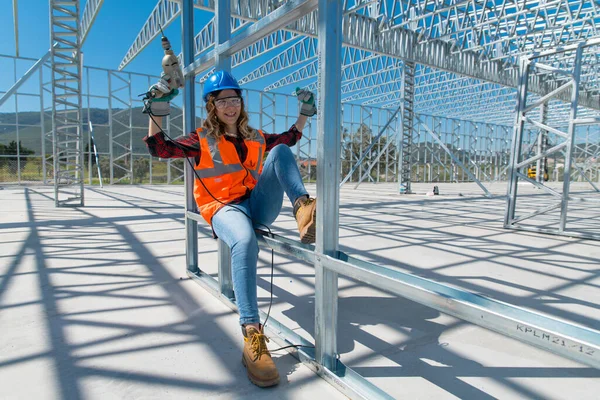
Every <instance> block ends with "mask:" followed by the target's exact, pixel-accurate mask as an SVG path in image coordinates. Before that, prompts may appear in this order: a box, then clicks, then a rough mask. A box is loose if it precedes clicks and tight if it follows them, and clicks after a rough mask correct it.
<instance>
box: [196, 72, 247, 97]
mask: <svg viewBox="0 0 600 400" xmlns="http://www.w3.org/2000/svg"><path fill="white" fill-rule="evenodd" d="M225 89H234V90H241V89H240V85H238V82H237V79H235V78H234V77H233V76H232V75H231V74H230V73H229V72H227V71H217V72H215V73H214V74H212V75H211V76H210V77H209V78H208V79H207V80H206V82H204V93H203V94H202V97H203V98H204V101H208V95H209V94H211V93H212V92H217V91H219V90H225Z"/></svg>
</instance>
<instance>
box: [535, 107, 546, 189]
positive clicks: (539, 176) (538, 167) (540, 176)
mask: <svg viewBox="0 0 600 400" xmlns="http://www.w3.org/2000/svg"><path fill="white" fill-rule="evenodd" d="M540 120H541V123H542V124H546V123H547V122H548V103H544V104H542V105H540ZM547 134H548V132H547V131H545V130H543V129H540V134H539V135H538V142H537V154H538V155H539V154H543V153H544V152H545V151H546V143H547V141H548V140H547V138H548V137H547V136H546V135H547ZM545 160H546V157H542V158H540V159H539V160H537V162H536V164H535V180H536V181H538V182H543V181H544V171H545V169H546V161H545Z"/></svg>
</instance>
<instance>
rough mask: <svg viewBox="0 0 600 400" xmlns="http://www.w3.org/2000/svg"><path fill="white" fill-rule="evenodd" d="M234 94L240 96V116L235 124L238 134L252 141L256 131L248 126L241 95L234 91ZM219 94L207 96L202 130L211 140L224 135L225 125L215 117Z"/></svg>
mask: <svg viewBox="0 0 600 400" xmlns="http://www.w3.org/2000/svg"><path fill="white" fill-rule="evenodd" d="M236 93H237V94H238V95H240V98H241V99H242V105H241V109H240V116H239V118H238V120H237V122H236V124H237V128H238V131H239V133H240V134H241V135H242V138H244V139H248V140H252V139H255V138H256V137H257V132H256V129H254V128H252V127H250V126H249V125H248V113H247V112H246V109H245V107H244V99H243V98H242V97H241V93H240V92H238V91H237V90H236ZM218 94H219V92H214V93H211V94H210V95H209V96H208V101H207V102H206V119H205V120H204V123H203V124H202V127H203V129H204V130H205V131H206V135H207V136H209V137H212V138H213V139H220V138H221V136H223V135H225V134H226V132H227V131H226V130H225V124H224V123H223V122H221V120H219V117H218V116H217V107H216V106H215V98H216V97H217V95H218Z"/></svg>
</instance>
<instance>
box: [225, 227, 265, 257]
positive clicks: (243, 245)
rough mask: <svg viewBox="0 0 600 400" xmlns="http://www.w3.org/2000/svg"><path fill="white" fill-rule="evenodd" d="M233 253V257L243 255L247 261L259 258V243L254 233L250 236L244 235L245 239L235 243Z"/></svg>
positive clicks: (232, 248)
mask: <svg viewBox="0 0 600 400" xmlns="http://www.w3.org/2000/svg"><path fill="white" fill-rule="evenodd" d="M231 252H232V256H233V255H237V254H243V255H244V257H243V258H245V259H246V260H247V259H255V258H258V252H259V248H258V241H257V240H256V236H255V235H254V232H252V233H251V234H249V235H244V237H242V238H240V239H238V240H237V241H236V242H235V243H233V244H232V246H231ZM234 253H235V254H234Z"/></svg>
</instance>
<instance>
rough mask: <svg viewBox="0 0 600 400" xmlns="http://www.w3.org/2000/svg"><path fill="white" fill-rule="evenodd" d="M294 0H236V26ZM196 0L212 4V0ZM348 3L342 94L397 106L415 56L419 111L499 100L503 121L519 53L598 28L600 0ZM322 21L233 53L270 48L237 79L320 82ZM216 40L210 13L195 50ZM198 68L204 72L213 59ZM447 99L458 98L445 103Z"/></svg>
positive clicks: (161, 10)
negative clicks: (319, 26)
mask: <svg viewBox="0 0 600 400" xmlns="http://www.w3.org/2000/svg"><path fill="white" fill-rule="evenodd" d="M288 2H289V1H286V0H278V1H274V0H234V1H232V2H231V13H232V19H231V21H232V32H234V34H235V32H236V31H240V30H242V29H245V28H247V27H249V26H252V25H253V24H254V22H256V21H258V20H259V19H260V18H262V17H263V16H265V15H267V14H269V13H270V12H272V11H274V10H276V9H277V8H278V7H281V6H283V5H285V4H286V3H288ZM194 4H195V8H197V9H200V10H205V11H211V12H214V7H215V2H214V1H211V0H196V1H195V2H194ZM344 10H345V11H344V17H343V25H342V29H343V36H344V53H343V71H342V73H343V78H342V94H343V96H342V101H344V102H353V103H360V104H365V105H375V104H377V105H380V106H382V107H396V106H397V105H398V104H399V102H400V101H401V92H400V90H399V87H400V82H397V81H396V79H397V77H399V76H401V71H402V68H403V63H404V62H414V63H415V64H416V65H417V71H416V76H415V90H416V92H415V111H416V112H418V113H429V114H431V115H438V116H445V117H451V118H464V119H469V118H470V117H473V116H482V117H484V118H485V119H486V120H489V115H487V116H486V115H485V114H484V113H483V112H482V111H484V110H497V112H495V113H494V115H493V116H492V118H493V120H494V122H496V123H500V124H512V123H513V121H514V119H513V116H512V111H513V110H514V107H515V99H516V97H515V93H516V91H515V89H516V87H517V83H518V82H517V80H518V68H517V64H518V60H519V57H521V56H523V55H527V54H532V53H536V52H539V51H542V50H544V49H548V48H555V47H561V46H568V45H572V44H575V43H579V42H581V41H584V40H588V39H590V38H594V37H598V36H600V33H599V32H598V28H597V27H598V24H599V23H600V2H599V1H598V0H539V1H529V0H527V1H525V0H483V1H480V0H477V1H473V0H372V1H366V0H345V1H344ZM180 12H181V11H180V3H179V2H178V1H177V0H159V1H158V3H157V6H156V8H155V9H154V11H153V12H152V14H151V15H150V17H149V18H148V20H147V22H146V23H145V24H144V26H143V27H142V29H141V31H140V33H139V35H138V37H137V38H136V39H135V40H134V43H133V45H132V46H131V48H130V49H129V51H128V52H127V54H126V55H125V57H124V59H123V61H122V63H121V66H120V68H124V67H125V66H126V65H127V64H128V63H129V62H130V61H131V60H132V59H133V58H134V57H135V56H136V55H137V54H139V52H141V51H142V50H143V49H144V48H145V47H146V46H147V45H148V44H149V43H150V42H151V41H152V40H154V39H155V38H156V37H157V36H158V35H159V29H158V26H159V24H160V26H163V27H164V26H167V25H168V24H170V23H171V22H173V21H174V20H175V19H176V17H177V16H178V15H179V14H180ZM316 27H317V11H315V12H312V13H310V14H308V15H306V16H304V17H302V18H300V19H299V20H297V21H295V22H293V23H291V24H290V25H288V26H287V27H286V28H285V29H284V30H279V31H277V32H274V33H272V34H271V35H269V36H268V37H265V38H263V39H262V40H260V41H258V42H257V43H255V44H253V45H251V46H248V47H247V48H244V49H243V50H241V51H239V52H237V53H236V54H234V59H233V63H232V65H233V67H234V73H235V68H236V67H237V66H239V65H242V64H244V63H245V62H247V61H250V60H255V59H257V58H259V57H261V56H262V57H264V58H265V61H264V62H263V63H262V65H260V66H258V67H256V68H255V69H254V70H252V71H251V72H250V73H245V74H243V75H241V76H238V77H239V78H241V79H240V83H242V84H244V85H253V86H252V87H253V88H259V89H263V90H265V91H284V92H291V91H292V90H293V89H294V88H295V87H296V86H298V85H302V86H305V87H308V88H309V89H315V88H316V81H317V67H316V66H317V59H316V43H317V41H316V32H317V29H316ZM211 49H214V23H213V21H212V20H211V21H210V22H209V23H208V24H206V25H205V26H204V27H202V29H201V30H200V31H199V33H198V34H197V36H196V38H195V57H202V56H203V55H204V56H206V55H207V52H209V51H210V50H211ZM561 57H562V58H561ZM599 57H600V56H599V55H598V54H592V53H589V54H586V56H585V61H584V66H583V71H582V88H581V89H580V102H579V104H580V105H582V106H584V107H586V108H587V109H591V110H599V109H600V83H599V78H598V77H599V76H600V71H599V69H600V59H599ZM550 63H551V65H552V66H553V67H556V68H563V69H568V68H569V66H570V63H572V60H571V59H570V58H569V57H564V56H560V55H558V56H556V57H555V58H554V59H552V60H550ZM200 68H204V69H206V71H207V72H208V71H210V70H211V68H212V67H210V66H208V67H207V66H205V65H203V66H202V67H200ZM196 72H198V71H196ZM282 72H285V73H286V74H285V75H284V76H283V77H281V73H282ZM276 74H277V75H276ZM530 79H531V82H530V84H529V90H530V91H531V92H532V93H533V94H536V95H538V96H543V95H544V94H546V93H549V92H551V91H552V90H554V89H555V88H557V87H559V86H560V84H561V82H560V81H559V80H556V79H554V78H552V79H551V78H549V77H547V76H543V75H538V76H533V77H531V78H530ZM567 96H568V93H565V94H564V97H563V98H562V100H565V101H568V97H567ZM474 100H475V101H474ZM449 103H451V104H452V107H449V106H444V105H446V104H449ZM507 110H511V111H510V112H508V113H507ZM588 112H590V113H592V114H594V115H595V112H594V111H588Z"/></svg>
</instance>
